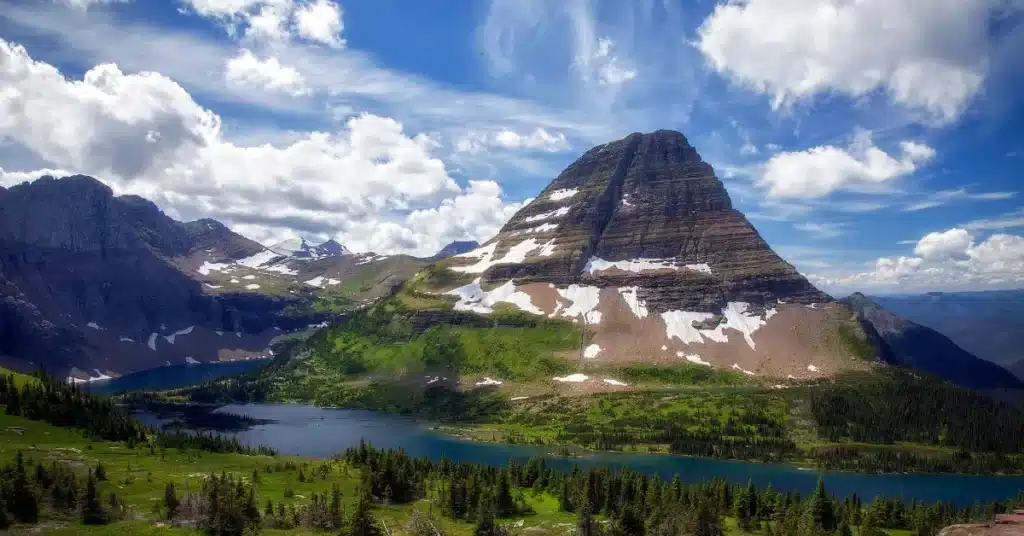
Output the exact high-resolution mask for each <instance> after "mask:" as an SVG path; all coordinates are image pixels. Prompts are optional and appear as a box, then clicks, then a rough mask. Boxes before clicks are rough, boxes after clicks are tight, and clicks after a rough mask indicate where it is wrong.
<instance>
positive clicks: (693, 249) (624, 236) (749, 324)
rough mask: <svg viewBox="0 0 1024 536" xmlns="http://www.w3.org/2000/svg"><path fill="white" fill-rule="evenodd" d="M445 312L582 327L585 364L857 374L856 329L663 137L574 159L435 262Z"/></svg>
mask: <svg viewBox="0 0 1024 536" xmlns="http://www.w3.org/2000/svg"><path fill="white" fill-rule="evenodd" d="M443 263H444V266H446V267H447V268H448V269H449V270H450V272H452V273H454V274H455V275H457V276H459V281H458V284H457V286H455V287H454V288H445V289H440V291H441V292H443V293H446V294H447V295H448V296H450V297H451V298H452V299H453V300H454V307H455V308H456V309H461V310H467V311H474V312H477V313H483V314H487V313H489V312H490V311H493V307H494V306H495V305H496V304H498V303H507V304H511V305H513V306H515V307H517V308H519V309H521V310H523V311H525V312H529V313H533V314H538V315H546V316H550V317H564V318H568V319H572V320H573V321H575V322H578V323H585V324H586V326H587V328H588V331H590V332H592V333H593V336H592V339H593V345H594V346H593V347H591V348H589V349H590V351H588V352H586V354H585V355H586V356H588V357H591V358H593V359H598V360H660V361H672V360H682V361H688V362H691V363H695V364H701V365H706V366H715V367H721V368H729V369H733V370H738V371H743V372H744V373H747V374H750V375H766V376H783V377H785V376H792V377H794V378H806V377H817V376H821V375H826V374H833V373H835V372H838V371H839V370H842V369H846V368H858V367H863V366H866V365H865V361H863V360H859V359H856V358H855V357H854V356H853V355H852V354H853V352H852V351H851V347H852V346H853V345H855V343H856V341H852V340H850V339H851V338H852V339H863V337H864V333H863V331H862V330H861V329H860V327H859V326H858V325H857V323H856V322H855V321H854V319H853V318H852V315H851V314H850V313H849V312H848V311H846V310H845V309H843V308H842V307H840V306H839V305H838V304H836V303H834V302H833V301H832V299H831V298H830V297H829V296H827V295H826V294H824V293H822V292H821V291H819V290H818V289H816V288H815V287H814V286H813V285H811V283H809V282H808V281H807V279H806V278H804V277H803V276H802V275H801V274H800V273H799V272H797V270H796V269H795V268H794V267H793V266H792V265H790V264H789V263H787V262H785V261H784V260H782V259H781V258H780V257H779V256H778V255H777V254H776V253H775V252H774V251H772V249H771V248H770V247H769V246H768V244H767V243H766V242H765V241H764V240H763V239H762V238H761V236H760V235H759V234H758V232H757V230H756V229H755V228H754V227H753V226H752V225H751V224H750V222H749V221H748V220H747V219H746V217H744V215H743V214H742V213H741V212H739V211H738V210H736V209H734V208H733V206H732V201H731V200H730V198H729V194H728V193H727V192H726V189H725V187H724V185H723V184H722V182H721V181H720V180H719V179H718V178H717V177H716V176H715V174H714V170H713V169H712V168H711V166H710V165H708V164H707V163H705V162H704V161H703V160H702V159H701V157H700V155H699V154H698V153H697V151H696V149H694V148H693V147H692V146H690V144H689V143H688V142H687V140H686V138H685V137H684V136H683V135H682V134H680V133H678V132H673V131H667V130H661V131H657V132H653V133H649V134H632V135H630V136H627V137H626V138H624V139H621V140H618V141H615V142H611V143H607V144H604V145H600V146H598V147H595V148H593V149H591V150H589V151H587V152H586V153H585V154H584V155H583V156H582V157H581V158H580V159H579V160H577V161H576V162H574V163H573V164H572V165H570V166H569V167H568V168H566V169H565V171H563V172H562V173H561V174H560V175H559V176H558V177H557V178H555V180H554V181H553V182H552V183H551V184H550V185H548V187H547V188H545V189H544V190H543V191H542V192H541V193H540V194H539V195H538V196H537V197H536V198H535V199H534V201H532V202H531V203H530V204H528V205H527V206H525V207H523V209H521V210H520V211H519V212H518V213H516V214H515V215H514V216H513V217H512V218H511V219H510V220H509V221H508V223H507V224H506V225H505V226H504V227H503V228H502V229H501V231H500V232H499V233H498V235H497V236H495V237H494V238H493V239H491V240H490V241H488V242H487V243H486V244H484V245H483V246H481V247H479V248H477V249H475V250H473V251H470V252H467V253H463V254H460V255H456V256H455V257H452V258H451V259H449V260H446V261H443Z"/></svg>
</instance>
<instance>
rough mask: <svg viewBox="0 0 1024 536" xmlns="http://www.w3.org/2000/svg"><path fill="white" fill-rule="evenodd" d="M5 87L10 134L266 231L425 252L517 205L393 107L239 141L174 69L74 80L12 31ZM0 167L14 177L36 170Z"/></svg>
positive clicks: (4, 58) (45, 152) (478, 229)
mask: <svg viewBox="0 0 1024 536" xmlns="http://www.w3.org/2000/svg"><path fill="white" fill-rule="evenodd" d="M0 87H3V88H4V90H3V91H0V138H6V139H8V140H11V141H13V142H14V143H15V144H17V145H20V146H22V147H24V148H26V149H28V150H30V151H31V152H33V153H35V154H36V155H38V156H39V157H40V158H42V159H43V160H45V161H46V162H48V163H49V164H50V165H51V166H52V167H55V168H60V169H67V170H71V171H74V172H81V173H87V174H90V175H94V176H96V177H98V178H100V179H102V180H104V181H105V182H107V183H108V184H110V185H111V186H112V187H113V188H114V190H115V191H116V192H118V193H133V194H138V195H142V196H144V197H147V198H150V199H152V200H153V201H155V202H156V203H157V204H158V205H159V206H161V208H163V209H164V210H166V211H167V212H168V213H170V214H171V215H172V216H176V217H179V218H185V219H191V218H196V217H203V216H211V217H216V218H218V219H223V220H224V221H225V222H226V223H228V224H231V225H236V226H241V227H240V228H241V229H246V230H247V231H249V232H251V233H252V234H254V237H256V238H272V237H277V236H284V235H290V234H293V233H294V232H299V233H301V234H308V235H318V236H332V237H337V238H338V239H339V240H343V241H344V243H345V244H346V245H348V246H349V247H350V248H351V249H353V250H357V251H359V250H374V251H378V252H388V253H393V252H408V253H414V254H423V255H426V254H432V253H433V252H434V251H436V250H437V249H438V248H439V247H441V246H443V245H444V243H446V242H445V241H447V240H451V239H454V238H468V237H471V238H476V239H486V238H488V236H487V235H488V234H489V233H493V232H494V230H496V229H497V228H498V227H500V225H501V224H502V223H503V222H504V220H505V219H506V218H507V217H508V216H509V215H510V212H509V211H510V210H514V207H516V206H517V205H508V204H507V203H505V201H504V200H503V199H502V195H501V190H500V187H498V185H497V184H495V183H472V184H470V186H469V188H467V189H463V188H461V187H460V186H459V185H458V184H457V183H456V182H455V181H454V180H453V179H452V178H451V177H450V176H449V175H448V172H447V169H446V167H445V164H444V163H443V162H442V161H441V160H439V159H437V158H435V157H434V156H433V155H432V154H431V151H432V150H433V149H434V148H436V142H435V141H433V140H432V139H431V138H430V137H428V136H425V135H422V134H421V135H416V136H410V135H409V134H407V133H406V132H405V131H404V129H403V126H402V124H400V123H399V122H397V121H395V120H393V119H391V118H387V117H379V116H375V115H369V114H363V115H360V116H357V117H354V118H351V119H349V120H348V121H347V122H346V123H345V124H344V127H343V128H341V129H340V130H339V131H337V132H310V133H306V134H303V135H298V136H296V137H295V138H294V139H292V140H288V141H286V142H284V143H281V144H280V145H277V146H275V145H270V144H264V145H259V146H245V145H238V144H236V143H232V142H230V141H227V140H226V139H225V138H224V136H223V134H222V132H221V121H220V117H219V116H217V115H216V114H215V113H213V112H211V111H209V110H207V109H205V108H203V107H201V106H200V105H198V104H197V103H196V102H195V101H194V100H193V99H192V97H191V96H190V95H189V94H188V93H187V92H186V91H185V90H184V89H183V88H181V87H180V86H179V85H178V84H177V83H175V82H174V81H173V80H171V79H169V78H167V77H164V76H162V75H160V74H156V73H138V74H126V73H123V72H122V71H121V70H120V69H118V67H117V66H115V65H100V66H96V67H94V68H93V69H90V70H89V71H88V72H86V73H85V75H84V77H83V79H82V80H69V79H66V78H64V76H63V75H62V74H61V73H60V72H59V71H58V70H57V69H55V68H54V67H53V66H51V65H48V64H45V63H43V62H39V61H35V60H34V59H33V58H31V57H30V56H29V54H28V53H27V51H26V50H25V49H24V48H22V47H20V46H16V45H12V44H10V43H7V42H6V41H3V40H0ZM40 174H42V173H40ZM0 177H2V178H3V180H4V181H5V183H7V184H11V183H13V182H21V180H23V179H24V174H21V176H19V174H12V173H7V172H5V173H4V174H3V175H2V176H0ZM509 207H512V208H509Z"/></svg>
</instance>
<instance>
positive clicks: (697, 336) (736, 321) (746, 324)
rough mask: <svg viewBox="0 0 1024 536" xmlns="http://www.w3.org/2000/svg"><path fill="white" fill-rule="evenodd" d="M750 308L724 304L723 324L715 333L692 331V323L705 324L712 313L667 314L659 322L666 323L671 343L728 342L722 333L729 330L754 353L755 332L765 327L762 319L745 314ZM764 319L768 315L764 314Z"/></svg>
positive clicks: (737, 303) (748, 305)
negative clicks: (674, 341)
mask: <svg viewBox="0 0 1024 536" xmlns="http://www.w3.org/2000/svg"><path fill="white" fill-rule="evenodd" d="M749 307H750V304H748V303H746V302H729V303H727V304H726V306H725V307H723V308H722V316H724V317H725V322H722V323H720V324H718V326H716V327H715V328H714V329H698V328H695V327H693V323H694V322H704V321H706V320H709V319H711V318H712V317H714V316H715V315H713V314H711V313H700V312H691V311H666V312H664V313H661V318H662V319H663V320H664V321H665V335H666V336H667V337H668V338H670V339H671V338H672V337H675V338H677V339H679V340H680V341H682V342H684V343H687V344H690V343H697V344H700V343H703V342H704V339H705V338H707V339H710V340H712V341H714V342H729V336H728V335H727V334H726V333H725V330H726V329H729V328H731V329H735V330H736V331H739V332H740V333H741V334H742V335H743V338H744V339H745V340H746V341H747V344H748V345H749V346H750V348H751V349H752V350H753V349H756V345H755V344H754V338H753V335H754V332H756V331H757V330H758V329H760V328H761V326H764V325H765V320H764V319H762V318H761V315H751V314H748V313H747V309H748V308H749ZM773 314H774V313H773ZM765 316H768V315H767V314H766V315H765Z"/></svg>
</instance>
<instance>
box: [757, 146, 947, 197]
mask: <svg viewBox="0 0 1024 536" xmlns="http://www.w3.org/2000/svg"><path fill="white" fill-rule="evenodd" d="M900 153H901V154H899V155H897V156H893V155H890V154H889V153H886V152H885V151H883V150H881V149H879V148H878V147H876V146H875V145H874V143H873V142H872V141H871V134H870V133H869V132H865V131H862V132H860V133H858V134H857V136H856V138H855V140H854V142H853V144H852V145H851V146H850V147H848V148H845V149H843V148H840V147H835V146H832V145H824V146H818V147H813V148H811V149H807V150H804V151H793V152H781V153H777V154H775V155H774V156H772V157H771V158H770V159H769V160H768V161H767V162H766V163H765V164H764V166H763V169H762V173H761V176H760V177H759V178H758V179H757V183H758V185H759V186H761V187H763V188H766V189H767V190H768V193H769V195H772V196H775V197H823V196H826V195H828V194H830V193H832V192H835V191H837V190H843V189H848V190H859V191H872V190H878V189H879V188H880V187H884V185H885V184H886V183H887V182H890V181H892V180H894V179H897V178H899V177H902V176H904V175H908V174H910V173H913V172H914V171H916V170H917V169H918V167H919V166H920V165H922V164H924V163H926V162H928V161H929V160H931V159H932V157H934V155H935V150H934V149H932V148H931V147H929V146H927V145H924V144H922V143H918V142H915V141H909V140H908V141H903V142H902V143H900Z"/></svg>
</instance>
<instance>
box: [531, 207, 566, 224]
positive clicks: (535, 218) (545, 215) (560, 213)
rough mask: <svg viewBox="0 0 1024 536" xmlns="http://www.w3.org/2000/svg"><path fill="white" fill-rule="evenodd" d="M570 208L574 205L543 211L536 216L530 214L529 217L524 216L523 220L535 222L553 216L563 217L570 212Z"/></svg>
mask: <svg viewBox="0 0 1024 536" xmlns="http://www.w3.org/2000/svg"><path fill="white" fill-rule="evenodd" d="M570 208H572V207H571V206H570V207H562V208H560V209H556V210H552V211H551V212H543V213H540V214H537V215H535V216H528V217H527V218H524V219H523V221H525V222H535V221H543V220H550V219H551V218H561V217H562V216H565V215H566V214H568V213H569V209H570Z"/></svg>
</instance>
